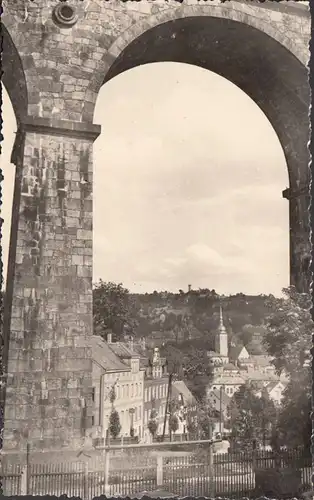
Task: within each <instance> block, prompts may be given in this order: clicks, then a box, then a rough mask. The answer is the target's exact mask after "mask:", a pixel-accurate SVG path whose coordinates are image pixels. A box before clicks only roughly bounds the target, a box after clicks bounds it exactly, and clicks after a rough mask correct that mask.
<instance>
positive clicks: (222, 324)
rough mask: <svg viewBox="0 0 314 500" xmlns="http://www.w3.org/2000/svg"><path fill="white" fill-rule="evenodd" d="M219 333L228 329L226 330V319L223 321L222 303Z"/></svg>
mask: <svg viewBox="0 0 314 500" xmlns="http://www.w3.org/2000/svg"><path fill="white" fill-rule="evenodd" d="M219 333H227V330H226V327H225V325H224V321H223V315H222V307H221V305H220V319H219Z"/></svg>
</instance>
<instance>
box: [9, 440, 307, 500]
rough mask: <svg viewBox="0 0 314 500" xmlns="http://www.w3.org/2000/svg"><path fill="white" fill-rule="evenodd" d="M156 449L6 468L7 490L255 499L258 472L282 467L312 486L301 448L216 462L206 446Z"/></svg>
mask: <svg viewBox="0 0 314 500" xmlns="http://www.w3.org/2000/svg"><path fill="white" fill-rule="evenodd" d="M124 453H125V454H124ZM154 453H155V454H153V455H151V454H149V453H143V452H141V453H137V454H134V453H133V454H132V450H131V451H130V450H128V451H127V452H126V451H125V452H124V451H123V450H122V453H121V454H120V455H118V456H117V455H111V452H110V450H109V451H108V450H107V451H106V452H105V453H104V457H103V460H101V463H98V465H95V464H94V466H93V467H92V468H91V466H90V465H89V464H88V463H84V462H75V463H71V462H70V463H69V462H68V463H59V464H55V463H51V464H49V463H48V464H43V463H42V464H32V463H30V464H29V465H28V466H25V467H24V468H22V467H21V466H20V465H15V466H11V467H10V468H9V467H6V468H5V467H4V466H3V470H2V473H1V482H2V490H3V494H4V495H5V496H15V495H26V494H28V495H46V494H51V495H52V494H53V495H57V496H60V495H62V494H67V495H68V496H69V497H71V496H75V497H81V498H82V499H87V498H93V497H95V496H99V495H102V494H105V495H107V496H114V495H119V496H130V495H135V494H136V493H139V492H141V491H153V490H154V489H156V488H160V487H162V488H163V489H164V490H166V491H168V492H169V493H172V494H174V495H178V496H180V497H183V496H193V497H195V496H198V497H199V496H204V497H209V496H213V495H214V496H220V497H221V496H225V497H232V498H241V497H244V496H249V497H254V492H255V489H256V474H257V472H258V471H261V470H270V471H274V470H279V469H280V470H287V471H288V470H295V471H298V474H299V476H300V485H299V488H300V492H301V491H302V490H310V489H311V475H312V468H311V458H310V457H309V456H307V455H305V454H304V453H303V451H302V450H288V451H287V452H283V453H281V454H280V455H278V454H276V453H274V452H265V451H257V452H255V453H252V452H251V453H225V454H217V455H214V456H213V457H212V460H211V456H210V454H209V453H208V447H207V449H206V447H205V448H204V447H199V448H196V447H194V449H193V450H191V453H190V454H185V455H178V454H177V453H172V452H171V451H168V452H165V451H164V450H160V451H159V452H158V453H157V454H156V452H154ZM257 496H259V495H257ZM279 497H280V494H279Z"/></svg>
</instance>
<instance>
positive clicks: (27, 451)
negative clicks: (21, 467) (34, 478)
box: [25, 443, 31, 495]
mask: <svg viewBox="0 0 314 500" xmlns="http://www.w3.org/2000/svg"><path fill="white" fill-rule="evenodd" d="M25 472H26V474H25V476H26V495H30V494H31V491H30V482H31V470H30V444H29V443H27V445H26V471H25Z"/></svg>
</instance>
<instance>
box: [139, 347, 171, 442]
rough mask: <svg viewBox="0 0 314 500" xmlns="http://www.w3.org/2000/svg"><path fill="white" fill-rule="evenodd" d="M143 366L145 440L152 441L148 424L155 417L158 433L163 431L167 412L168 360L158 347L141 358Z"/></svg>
mask: <svg viewBox="0 0 314 500" xmlns="http://www.w3.org/2000/svg"><path fill="white" fill-rule="evenodd" d="M141 366H142V368H143V369H144V373H145V375H144V402H143V406H144V411H143V435H142V437H143V440H144V441H146V442H147V441H150V440H151V439H152V435H151V433H150V431H149V428H148V424H149V421H150V420H151V419H152V418H153V419H154V420H156V423H157V431H156V435H161V434H162V433H163V425H164V420H165V412H166V401H167V393H168V385H169V375H168V371H167V361H166V359H165V358H162V357H161V356H160V352H159V349H158V347H155V348H154V350H153V352H152V353H148V356H147V357H146V358H144V357H142V358H141Z"/></svg>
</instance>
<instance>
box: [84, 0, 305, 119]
mask: <svg viewBox="0 0 314 500" xmlns="http://www.w3.org/2000/svg"><path fill="white" fill-rule="evenodd" d="M229 3H230V4H231V2H228V3H227V4H226V3H222V4H220V5H210V4H206V5H203V6H200V5H180V6H179V7H177V8H174V7H168V8H166V9H164V10H162V11H159V12H157V13H155V14H151V15H149V16H145V17H143V18H141V19H140V20H137V21H136V22H133V23H132V24H131V26H129V27H128V28H126V29H121V32H120V34H119V36H118V37H117V38H116V39H115V40H114V42H113V43H112V44H111V45H110V46H109V48H108V50H107V51H105V53H104V55H103V57H102V59H101V61H100V63H99V65H98V69H97V71H95V72H94V75H93V76H92V78H91V80H90V84H89V86H88V89H87V91H86V99H85V105H84V107H83V111H82V120H83V121H92V120H93V113H94V106H95V102H96V99H97V96H98V92H99V90H100V88H101V86H102V85H103V83H104V78H105V81H108V80H109V79H110V78H109V77H107V75H108V72H109V71H110V68H111V66H112V65H113V64H114V62H115V61H116V59H117V58H118V57H120V56H121V54H122V53H123V51H125V50H126V49H127V47H128V46H129V45H130V44H131V43H132V42H134V41H135V40H136V39H137V38H138V37H140V36H142V35H143V34H144V33H145V32H147V31H149V30H151V29H153V28H157V27H158V26H159V25H161V24H164V23H168V22H170V21H177V20H179V19H184V18H188V17H213V18H220V19H226V20H231V21H237V22H239V23H244V24H246V25H248V26H251V27H253V28H256V29H258V30H259V31H262V32H263V33H265V34H266V35H268V36H270V37H271V38H273V39H274V40H275V41H277V42H278V43H279V44H281V45H282V46H283V47H285V48H286V49H287V50H288V51H290V52H291V53H292V54H293V55H294V56H295V57H296V58H297V59H299V61H300V62H301V63H302V64H303V65H304V66H306V65H307V62H308V50H307V48H308V47H306V50H305V47H304V45H305V44H304V41H303V40H302V38H301V39H300V40H298V41H297V42H296V37H295V36H288V35H287V33H286V31H285V30H282V29H281V30H279V29H278V24H277V23H276V21H273V22H270V19H269V16H261V15H258V14H261V13H263V11H265V10H266V12H267V11H268V10H269V8H270V7H269V5H268V8H267V9H265V6H264V5H263V4H259V5H258V6H256V4H255V6H253V9H259V12H258V13H257V15H256V14H255V15H254V10H252V7H251V6H248V5H247V4H245V2H242V1H241V0H240V1H237V0H236V1H235V2H232V6H231V7H230V5H229ZM301 7H302V8H301ZM303 7H304V6H298V8H297V7H296V6H284V7H283V6H282V4H281V5H280V6H271V8H270V10H271V11H272V10H274V11H275V12H276V10H277V11H278V10H279V15H280V9H282V10H285V11H287V12H288V13H289V12H290V11H291V13H294V14H296V15H300V14H301V19H305V20H306V23H307V24H308V25H309V24H310V20H309V19H310V15H309V12H308V11H307V9H306V8H303ZM295 11H296V12H295ZM152 12H154V6H153V7H152ZM277 13H278V12H277ZM302 26H303V23H302ZM303 31H304V28H302V32H303ZM294 35H295V34H294ZM99 38H100V44H101V45H103V46H104V47H106V46H108V44H107V34H106V33H105V32H103V34H102V36H100V37H99Z"/></svg>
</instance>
